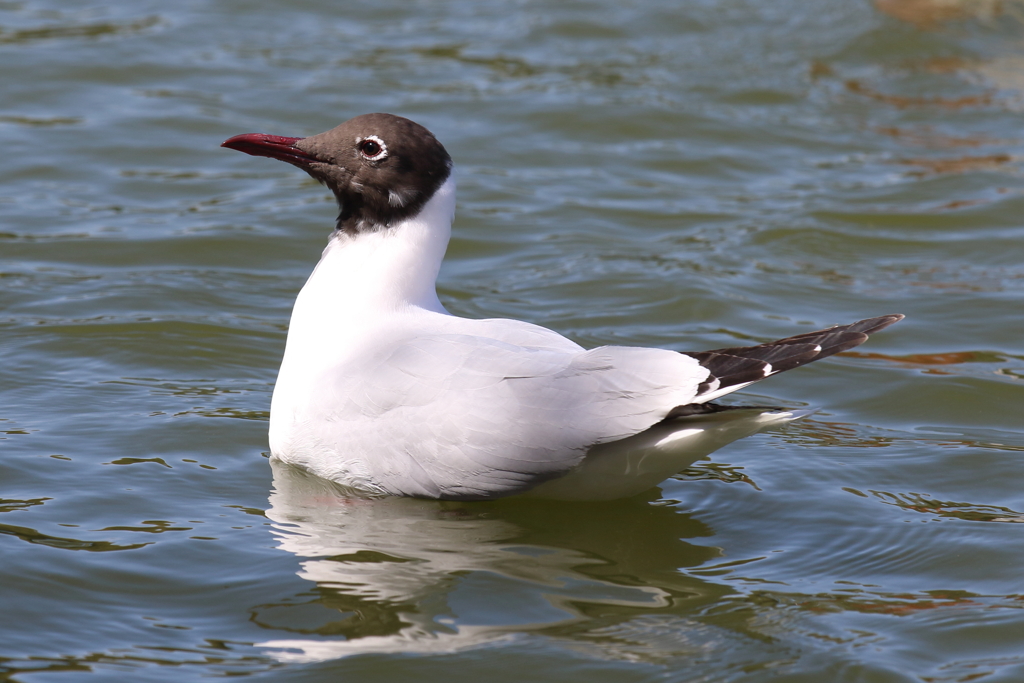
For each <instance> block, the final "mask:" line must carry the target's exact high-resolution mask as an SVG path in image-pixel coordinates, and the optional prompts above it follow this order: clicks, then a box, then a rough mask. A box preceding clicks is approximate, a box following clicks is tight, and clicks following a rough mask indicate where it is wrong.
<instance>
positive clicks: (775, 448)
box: [0, 0, 1024, 683]
mask: <svg viewBox="0 0 1024 683" xmlns="http://www.w3.org/2000/svg"><path fill="white" fill-rule="evenodd" d="M679 5H680V4H678V3H662V4H657V3H647V4H643V3H616V2H610V1H608V0H593V1H589V2H582V1H581V2H563V3H557V4H555V3H540V2H500V3H499V2H466V1H461V2H459V1H456V2H449V3H444V4H442V3H428V2H418V3H408V2H389V1H384V2H374V3H345V4H341V3H330V2H326V1H325V0H299V1H297V2H292V3H284V2H274V1H273V0H271V1H268V2H262V3H243V2H238V1H237V0H226V1H224V2H216V3H215V2H210V1H209V0H195V1H193V2H187V3H180V4H177V5H169V4H168V3H156V2H152V1H151V0H140V1H139V2H135V3H121V4H120V6H118V7H117V8H115V7H113V6H110V5H109V4H108V5H100V4H91V3H80V4H78V5H77V6H75V7H72V8H69V7H68V5H67V3H61V2H57V1H56V0H23V1H6V0H5V1H3V2H0V60H2V63H3V65H4V68H3V69H2V70H0V84H2V85H0V92H2V93H3V98H2V99H0V149H2V150H3V152H2V159H0V180H2V184H0V512H3V513H4V514H2V515H0V558H2V561H0V614H2V617H3V618H2V619H0V680H11V681H18V682H19V683H27V682H30V681H31V682H35V681H44V680H45V681H49V680H60V681H64V680H97V681H106V680H131V681H182V680H193V679H198V678H200V677H205V676H213V677H217V676H228V675H248V676H250V677H252V678H254V679H257V680H281V681H321V680H322V681H334V680H342V679H344V680H360V681H375V680H380V681H393V680H399V679H400V677H406V676H409V677H412V676H414V677H415V678H416V679H417V680H428V681H432V680H443V681H445V682H446V683H447V682H450V681H480V680H508V681H520V680H531V681H577V680H578V681H583V680H586V681H653V680H673V681H697V680H701V681H730V680H737V681H738V680H742V681H758V680H772V681H826V680H827V681H911V680H922V681H967V680H985V681H1019V680H1022V679H1024V648H1022V647H1021V643H1022V642H1024V611H1022V607H1024V588H1022V580H1021V570H1020V567H1021V566H1022V565H1024V543H1021V538H1022V535H1024V526H1022V525H1021V524H1019V523H1020V522H1022V521H1024V512H1022V511H1024V494H1022V492H1021V489H1022V487H1021V485H1020V482H1021V481H1022V477H1024V465H1022V458H1024V429H1022V426H1021V412H1022V406H1024V384H1022V381H1024V322H1022V319H1024V315H1022V302H1024V258H1022V240H1024V218H1022V217H1024V196H1022V190H1024V179H1022V175H1021V162H1020V160H1021V154H1022V140H1021V137H1020V129H1021V124H1020V121H1021V114H1022V113H1024V96H1022V92H1024V76H1022V74H1024V5H1021V4H1018V3H1017V2H1016V1H1015V0H1005V1H1004V2H1001V3H1000V2H995V0H992V1H988V2H983V1H982V0H974V1H973V2H972V1H968V0H965V1H964V5H963V6H962V7H961V8H959V9H957V8H956V7H954V6H952V5H951V4H950V3H948V2H940V0H932V2H929V1H928V0H919V1H916V2H913V3H910V2H906V3H899V2H891V1H890V0H878V1H877V3H876V4H870V3H867V2H842V1H840V0H833V1H831V2H829V1H825V0H816V1H814V2H807V1H804V2H795V1H789V0H779V1H777V2H772V3H757V2H743V1H736V0H717V1H713V0H707V1H704V2H693V3H685V4H682V6H679ZM370 111H391V112H394V113H397V114H402V115H405V116H409V117H411V118H413V119H415V120H417V121H420V122H421V123H423V124H425V125H426V126H428V127H429V128H431V129H432V130H433V131H434V132H435V133H436V134H437V136H438V137H439V138H440V139H441V140H442V141H443V142H444V143H445V145H446V146H447V148H448V150H449V151H450V152H451V153H452V156H453V157H454V158H455V161H456V164H457V166H458V169H459V173H460V175H459V179H460V180H459V182H460V188H459V193H460V194H459V197H460V200H459V209H458V210H459V213H458V218H457V221H456V225H455V237H454V239H453V242H452V245H451V247H450V249H449V256H448V260H447V262H446V265H445V267H444V269H443V271H442V277H441V294H442V300H443V301H444V302H445V303H446V305H448V307H449V308H450V310H452V311H453V312H456V313H459V314H462V315H468V316H477V317H484V316H487V317H493V316H513V317H518V318H523V319H527V320H531V321H534V322H537V323H540V324H544V325H548V326H551V327H554V328H556V329H558V330H560V331H562V332H564V333H566V334H568V335H570V336H571V337H573V338H574V339H576V340H578V341H579V342H580V343H582V344H584V345H587V346H592V345H599V344H604V343H622V344H638V345H658V346H664V347H668V348H677V349H700V348H711V347H715V346H724V345H734V344H739V343H748V342H757V341H761V340H767V339H772V338H776V337H781V336H786V335H789V334H794V333H798V332H803V331H807V330H810V329H814V328H815V327H820V326H825V325H828V324H832V323H840V322H849V321H852V320H855V319H858V318H862V317H867V316H871V315H877V314H882V313H892V312H900V313H905V314H907V316H908V319H907V320H906V321H904V322H903V323H901V324H900V325H898V326H896V327H894V328H891V329H890V330H887V331H885V332H884V333H882V334H879V335H878V336H877V337H875V338H873V339H872V340H871V342H870V343H869V344H867V345H865V346H863V347H860V348H859V349H857V350H856V352H852V353H847V354H844V355H843V356H840V357H837V358H834V359H831V360H828V361H824V362H822V363H819V364H815V365H813V366H811V367H807V368H803V369H801V370H798V371H795V372H792V373H787V374H786V375H785V376H780V377H777V378H773V379H772V380H771V381H769V382H766V383H764V384H761V385H758V386H757V387H756V393H754V394H751V393H750V392H747V397H748V398H751V397H752V396H753V398H756V399H758V400H765V401H769V402H772V403H775V404H782V405H793V406H803V405H813V406H820V407H822V408H823V409H822V410H821V412H819V413H817V414H816V415H815V416H814V417H812V418H809V419H805V420H803V421H800V422H797V423H793V424H791V425H789V426H788V427H786V428H785V429H784V430H781V431H776V432H772V433H765V434H761V435H758V436H755V437H753V438H750V439H746V440H744V441H741V442H738V443H736V444H734V445H732V446H730V447H729V448H727V449H725V450H723V451H720V452H719V453H717V454H716V455H715V456H714V459H713V461H709V462H705V463H702V464H699V465H698V466H697V467H694V468H691V469H689V470H687V471H685V472H682V473H681V474H679V475H678V476H677V477H674V478H673V479H671V480H669V481H667V482H665V484H664V485H663V486H662V487H661V488H660V489H655V490H652V491H650V492H649V493H647V494H645V495H642V496H640V497H638V498H635V499H630V500H625V501H618V502H614V503H606V504H600V505H597V504H594V505H583V504H556V503H545V502H539V501H500V502H496V503H486V504H460V505H455V504H439V503H431V502H425V501H411V500H385V501H377V502H367V501H352V500H346V499H345V498H342V497H340V496H339V495H338V494H337V492H335V491H333V490H331V489H330V488H329V487H327V486H326V485H325V484H323V483H322V482H318V481H316V480H312V479H310V478H309V477H307V476H304V475H301V474H298V473H296V472H293V471H288V470H272V469H271V467H270V466H269V465H268V463H267V461H266V460H265V457H264V456H265V451H266V449H267V445H266V427H267V423H266V420H267V410H268V406H269V401H270V392H271V389H272V386H273V382H274V378H275V374H276V368H277V363H278V360H279V358H280V355H281V352H282V349H283V344H284V338H285V329H286V324H287V316H288V313H289V309H290V306H291V302H292V300H293V298H294V295H295V293H296V291H297V290H298V288H299V287H300V286H301V284H302V282H303V280H304V278H305V277H306V275H307V274H308V273H309V271H310V269H311V268H312V265H313V263H314V262H315V260H316V258H317V256H318V253H319V250H320V249H321V248H322V246H323V244H324V241H325V238H326V236H327V233H328V231H329V229H330V226H331V224H332V220H333V206H332V203H331V200H330V198H329V197H328V196H327V195H326V194H325V192H324V190H323V189H322V188H321V187H319V186H318V185H316V184H315V183H314V182H312V181H311V180H309V179H308V178H307V177H305V176H304V175H303V174H302V173H300V172H298V171H297V170H295V169H293V168H291V167H288V166H287V165H285V164H278V163H272V162H270V161H269V160H257V159H252V158H249V157H244V156H242V155H239V154H237V153H234V152H229V151H227V150H222V149H219V148H218V144H219V143H220V142H221V141H222V140H223V139H225V138H227V137H229V136H231V135H234V134H236V133H242V132H255V131H260V132H267V133H274V134H280V135H308V134H312V133H317V132H320V131H322V130H325V129H327V128H330V127H332V126H334V125H336V124H337V123H339V122H340V121H342V120H344V119H346V118H348V117H350V116H353V115H356V114H359V113H364V112H370Z"/></svg>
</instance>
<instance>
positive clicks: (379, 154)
mask: <svg viewBox="0 0 1024 683" xmlns="http://www.w3.org/2000/svg"><path fill="white" fill-rule="evenodd" d="M356 147H358V148H359V153H360V154H362V155H363V158H364V159H366V160H367V161H380V160H381V159H383V158H385V157H386V156H387V155H388V146H387V145H385V144H384V141H383V140H381V139H380V138H379V137H377V136H376V135H367V136H366V137H365V138H360V139H359V140H356Z"/></svg>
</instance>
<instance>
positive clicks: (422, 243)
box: [285, 177, 455, 361]
mask: <svg viewBox="0 0 1024 683" xmlns="http://www.w3.org/2000/svg"><path fill="white" fill-rule="evenodd" d="M454 214H455V179H454V178H453V177H449V178H448V180H447V181H445V183H444V184H443V185H442V186H441V187H440V188H438V190H437V192H435V193H434V196H433V197H431V199H430V201H428V202H427V203H426V204H425V205H424V206H423V209H422V210H421V211H420V212H419V213H418V214H417V215H416V216H414V217H412V218H409V219H407V220H404V221H402V222H401V223H397V224H395V225H393V226H390V227H387V228H382V229H379V230H376V231H374V232H367V233H359V234H356V235H347V234H344V233H340V232H339V233H335V234H334V235H332V236H331V240H330V242H329V243H328V244H327V248H326V249H324V253H323V256H322V257H321V259H320V262H319V263H318V264H317V266H316V268H315V269H314V270H313V274H312V275H310V276H309V280H307V281H306V285H305V286H304V287H303V288H302V291H301V292H299V296H298V298H297V299H296V300H295V308H294V309H293V310H292V318H291V325H290V327H289V331H288V345H287V348H286V349H285V359H286V361H287V360H288V357H289V356H294V355H295V354H306V353H313V354H317V355H319V354H320V352H321V349H323V348H331V347H333V348H335V349H337V348H338V346H339V345H341V346H346V345H347V342H348V341H350V340H354V339H358V338H361V337H362V336H363V335H364V334H365V332H366V330H367V328H369V327H373V326H374V325H375V324H377V323H379V322H380V321H381V320H382V319H386V318H388V317H389V316H391V315H393V314H395V313H401V312H404V311H407V310H409V309H425V310H428V311H434V312H438V313H444V312H445V310H444V308H443V307H442V306H441V302H440V301H439V300H438V298H437V290H436V284H435V283H436V281H437V274H438V271H439V270H440V268H441V260H442V259H443V258H444V252H445V249H446V248H447V246H448V239H449V237H450V236H451V224H452V218H453V216H454Z"/></svg>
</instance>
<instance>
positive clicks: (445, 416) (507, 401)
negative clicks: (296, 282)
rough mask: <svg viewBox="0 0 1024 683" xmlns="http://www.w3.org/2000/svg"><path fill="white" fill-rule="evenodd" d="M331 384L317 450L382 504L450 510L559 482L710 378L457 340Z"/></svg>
mask: <svg viewBox="0 0 1024 683" xmlns="http://www.w3.org/2000/svg"><path fill="white" fill-rule="evenodd" d="M328 374H329V376H331V377H332V378H333V379H332V384H333V386H331V387H330V393H333V394H334V395H335V396H336V397H337V398H338V399H339V400H337V401H327V402H325V404H326V405H329V406H333V408H331V411H332V412H331V413H330V414H328V415H325V416H324V417H325V418H326V419H325V420H322V421H321V424H325V425H327V426H326V427H324V429H327V430H328V431H329V432H330V433H322V434H320V435H319V437H318V440H321V442H322V443H324V442H327V441H329V442H332V443H333V444H334V446H333V447H334V448H335V450H336V451H337V456H340V458H339V459H338V460H337V461H338V462H341V463H344V462H351V461H353V460H358V461H360V462H361V463H362V464H364V465H365V466H366V467H367V468H368V469H369V471H368V472H366V476H367V477H368V478H369V479H370V480H372V481H375V482H377V483H378V485H379V487H380V488H381V489H383V490H385V491H387V492H388V493H392V494H400V495H418V496H428V497H440V498H458V499H472V498H492V497H495V496H500V495H507V494H512V493H518V492H521V491H525V490H528V489H529V488H532V487H533V486H535V485H537V484H539V483H541V482H543V481H547V480H549V479H551V478H554V477H557V476H560V475H562V474H564V473H566V472H568V471H569V470H571V469H572V468H573V467H575V466H576V465H577V464H578V463H579V462H580V460H581V459H582V458H583V456H584V455H585V454H586V452H587V449H589V448H590V447H591V446H594V445H597V444H601V443H607V442H609V441H615V440H618V439H622V438H625V437H628V436H632V435H634V434H637V433H639V432H641V431H643V430H645V429H647V428H649V427H650V426H652V425H654V424H656V423H657V422H659V421H660V420H662V419H664V418H665V417H666V415H668V413H669V412H670V411H671V410H672V408H673V407H675V406H678V405H683V404H686V403H690V402H691V401H692V400H693V399H694V397H695V396H696V394H697V391H698V386H699V385H700V384H701V382H703V381H704V380H705V379H706V378H707V377H708V371H707V370H706V369H705V368H702V367H700V365H699V363H698V362H697V361H696V360H695V359H693V358H690V357H688V356H684V355H681V354H678V353H675V352H673V351H666V350H661V349H638V348H629V347H602V348H598V349H593V350H591V351H582V350H580V351H576V350H570V351H567V350H565V349H552V348H546V347H542V348H536V347H524V346H521V345H517V344H512V343H508V342H506V341H501V340H498V339H494V338H488V337H480V336H474V335H465V334H436V335H429V336H421V335H410V336H409V337H408V338H406V339H404V340H396V341H395V342H393V343H392V344H390V345H389V346H388V347H387V348H382V349H378V350H376V351H375V352H374V354H372V357H371V358H370V359H366V358H365V357H364V358H363V359H362V361H361V363H360V367H358V368H353V367H346V368H341V369H339V372H332V373H328ZM338 406H340V408H339V407H338ZM382 435H383V437H384V438H383V439H382Z"/></svg>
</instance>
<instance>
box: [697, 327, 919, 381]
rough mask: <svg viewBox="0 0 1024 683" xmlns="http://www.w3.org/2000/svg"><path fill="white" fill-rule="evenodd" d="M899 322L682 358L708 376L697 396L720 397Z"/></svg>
mask: <svg viewBox="0 0 1024 683" xmlns="http://www.w3.org/2000/svg"><path fill="white" fill-rule="evenodd" d="M903 318H904V316H903V315H902V314H900V313H893V314H889V315H880V316H877V317H875V318H865V319H864V320H858V321H857V322H855V323H850V324H849V325H837V326H835V327H829V328H826V329H823V330H815V331H813V332H804V333H803V334H797V335H794V336H792V337H786V338H785V339H779V340H777V341H773V342H768V343H767V344H758V345H756V346H739V347H733V348H728V349H712V350H710V351H702V352H699V353H688V354H686V355H688V356H690V357H692V358H695V359H696V360H697V361H698V362H700V364H701V365H702V366H703V367H705V368H707V369H708V371H709V372H710V376H709V377H708V379H707V380H706V381H705V382H704V383H703V384H702V385H701V387H700V390H699V391H700V393H698V395H697V396H698V398H700V396H701V395H705V396H709V398H710V397H714V396H720V395H722V394H723V393H727V392H723V391H722V390H723V389H727V388H728V387H731V386H736V385H739V384H749V383H751V382H756V381H757V380H760V379H763V378H765V377H767V376H769V375H775V374H778V373H780V372H785V371H786V370H792V369H793V368H798V367H800V366H801V365H806V364H808V363H812V362H814V361H816V360H821V359H822V358H828V357H829V356H832V355H835V354H837V353H841V352H843V351H848V350H850V349H852V348H854V347H857V346H860V345H861V344H863V343H864V342H866V341H867V339H868V335H870V334H874V333H875V332H878V331H880V330H884V329H885V328H886V327H889V326H890V325H893V324H895V323H898V322H899V321H900V320H903Z"/></svg>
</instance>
